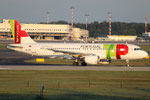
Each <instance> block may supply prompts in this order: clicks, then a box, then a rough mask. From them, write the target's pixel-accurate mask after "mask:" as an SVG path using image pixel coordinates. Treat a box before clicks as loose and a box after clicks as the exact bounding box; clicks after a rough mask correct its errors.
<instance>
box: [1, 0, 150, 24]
mask: <svg viewBox="0 0 150 100" xmlns="http://www.w3.org/2000/svg"><path fill="white" fill-rule="evenodd" d="M71 6H74V7H75V9H74V22H81V23H85V16H84V15H85V14H89V17H88V22H94V21H98V22H102V21H104V20H106V21H108V12H112V21H121V22H144V20H145V19H144V18H145V16H146V15H147V16H148V21H149V22H150V0H0V20H2V19H10V18H12V19H17V20H18V21H20V22H25V23H38V22H44V21H46V12H48V11H49V12H50V21H58V20H64V21H68V22H71V9H70V7H71Z"/></svg>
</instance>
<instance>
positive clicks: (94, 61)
mask: <svg viewBox="0 0 150 100" xmlns="http://www.w3.org/2000/svg"><path fill="white" fill-rule="evenodd" d="M84 61H85V62H86V63H87V64H97V63H98V56H85V58H84Z"/></svg>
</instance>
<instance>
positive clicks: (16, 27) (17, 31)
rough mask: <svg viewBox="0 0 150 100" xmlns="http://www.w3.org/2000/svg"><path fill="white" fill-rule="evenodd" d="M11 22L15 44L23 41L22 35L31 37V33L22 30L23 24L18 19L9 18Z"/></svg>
mask: <svg viewBox="0 0 150 100" xmlns="http://www.w3.org/2000/svg"><path fill="white" fill-rule="evenodd" d="M9 22H10V25H11V30H12V35H13V38H14V42H15V44H19V43H21V38H22V37H29V35H28V34H27V33H26V32H25V31H24V30H21V25H20V24H19V23H18V22H17V21H16V20H9Z"/></svg>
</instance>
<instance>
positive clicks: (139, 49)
mask: <svg viewBox="0 0 150 100" xmlns="http://www.w3.org/2000/svg"><path fill="white" fill-rule="evenodd" d="M134 50H142V49H141V48H134Z"/></svg>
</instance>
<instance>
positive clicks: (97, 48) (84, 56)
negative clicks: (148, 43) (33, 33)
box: [7, 20, 148, 66]
mask: <svg viewBox="0 0 150 100" xmlns="http://www.w3.org/2000/svg"><path fill="white" fill-rule="evenodd" d="M9 22H10V25H11V30H12V34H13V38H14V42H15V44H9V45H8V46H7V47H8V48H9V49H12V50H15V51H19V52H23V53H27V54H31V55H35V56H40V57H46V58H47V57H48V58H60V57H61V58H67V59H72V60H74V63H73V65H75V66H78V65H79V62H81V65H82V66H86V65H87V64H98V63H101V62H103V61H105V62H108V63H110V62H111V60H112V59H119V60H126V62H127V65H128V66H129V62H128V61H129V60H132V59H142V58H146V57H147V56H148V54H147V52H145V51H144V50H142V49H141V48H140V47H139V46H136V45H132V44H105V43H95V44H94V43H37V42H35V41H33V40H32V39H31V38H30V36H29V35H28V33H27V32H26V31H25V30H24V29H23V28H22V27H21V25H20V24H19V23H18V22H17V21H16V20H10V21H9Z"/></svg>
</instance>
